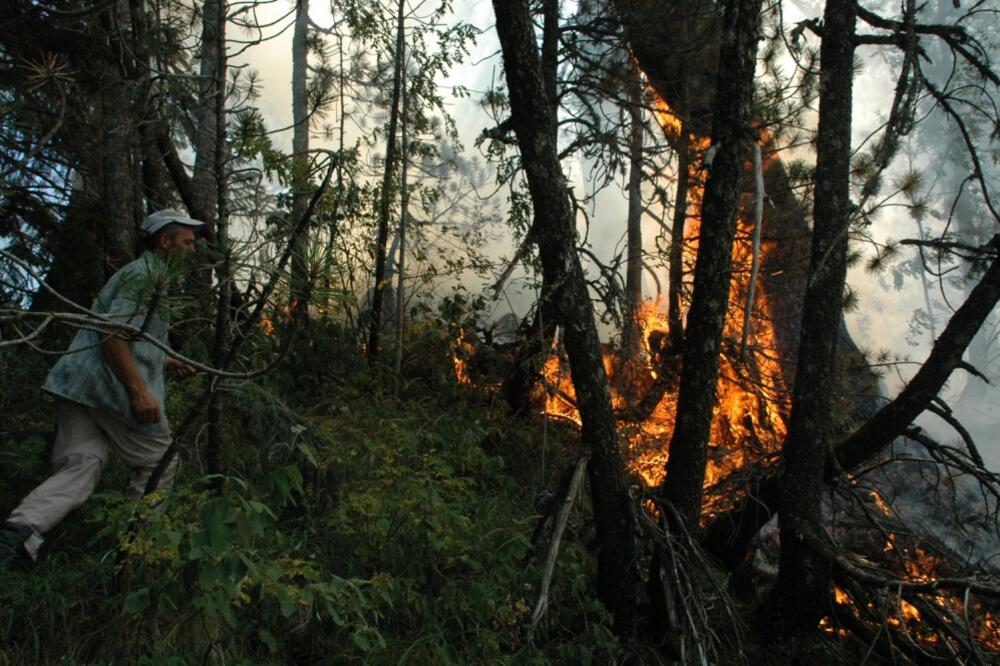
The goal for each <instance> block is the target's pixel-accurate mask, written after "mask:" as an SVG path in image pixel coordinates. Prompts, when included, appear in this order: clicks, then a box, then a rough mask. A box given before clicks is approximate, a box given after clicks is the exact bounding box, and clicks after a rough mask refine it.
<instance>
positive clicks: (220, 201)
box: [206, 0, 233, 493]
mask: <svg viewBox="0 0 1000 666" xmlns="http://www.w3.org/2000/svg"><path fill="white" fill-rule="evenodd" d="M218 3H219V7H218V11H217V12H216V13H215V19H216V21H218V24H217V26H216V34H217V35H220V36H224V35H225V29H226V27H225V25H226V14H227V6H228V2H227V0H218ZM215 45H216V48H217V49H218V51H217V53H216V54H215V64H216V65H215V72H214V74H215V80H214V90H213V94H212V95H211V96H210V99H211V100H212V101H213V103H214V109H213V111H214V112H215V122H214V123H213V124H212V126H213V127H214V129H215V137H214V142H215V145H214V146H213V147H212V151H211V153H212V156H213V158H214V159H215V162H214V164H213V165H212V170H211V173H212V174H213V176H214V178H215V181H214V183H213V186H212V188H211V191H212V192H213V193H214V194H215V201H214V202H213V206H212V207H213V209H214V210H215V212H216V215H217V218H216V228H215V243H216V250H217V251H218V252H219V253H220V254H221V261H220V262H219V265H218V267H217V268H216V279H217V280H218V285H219V286H218V298H219V300H218V303H217V304H216V311H215V312H216V314H215V340H214V342H213V345H212V356H213V357H214V360H215V365H216V367H218V368H220V369H222V370H225V369H226V365H227V362H228V358H229V356H230V354H229V349H230V344H231V337H230V335H229V329H230V319H231V316H230V315H231V310H230V308H231V307H232V291H233V282H232V275H231V266H232V263H231V262H232V255H231V247H230V244H229V234H228V232H229V223H228V211H227V206H226V203H227V199H226V197H227V191H226V190H227V188H226V152H225V146H226V67H227V62H226V42H225V39H224V38H220V39H219V40H218V41H217V42H215ZM212 381H213V387H212V388H213V390H212V393H211V395H210V396H209V403H208V447H207V451H206V457H207V467H208V473H209V474H211V475H213V479H212V487H213V489H214V490H215V492H216V493H220V492H221V491H222V489H223V485H224V477H223V476H222V475H223V472H224V469H223V465H222V448H223V444H224V442H223V439H222V414H223V395H224V394H223V392H222V391H221V390H219V389H220V388H221V387H220V386H219V382H220V381H221V380H219V379H218V378H213V380H212Z"/></svg>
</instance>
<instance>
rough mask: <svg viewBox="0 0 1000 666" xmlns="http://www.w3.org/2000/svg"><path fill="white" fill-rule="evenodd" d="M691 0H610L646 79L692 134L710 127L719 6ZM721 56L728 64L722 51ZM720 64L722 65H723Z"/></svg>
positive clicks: (702, 132) (701, 133)
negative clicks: (722, 55)
mask: <svg viewBox="0 0 1000 666" xmlns="http://www.w3.org/2000/svg"><path fill="white" fill-rule="evenodd" d="M718 4H720V3H715V2H695V1H694V0H680V1H677V0H611V5H612V6H613V8H614V9H615V11H616V12H617V14H618V16H619V18H620V19H621V21H622V24H623V26H624V28H625V37H626V39H627V40H628V42H629V46H630V49H631V52H632V55H633V56H634V57H635V58H636V60H637V61H638V62H639V65H640V67H642V71H643V72H645V74H646V76H647V78H648V80H649V83H650V85H652V86H653V88H654V89H655V90H656V92H657V94H658V95H659V96H660V97H661V98H663V99H664V100H666V102H667V103H668V104H669V105H670V108H671V109H672V110H673V112H674V113H675V114H676V115H677V117H678V118H679V119H680V120H681V121H682V122H684V123H685V124H687V127H688V130H689V131H691V132H693V133H694V134H697V135H707V134H708V133H709V131H710V130H711V121H710V119H711V118H712V117H713V113H714V108H715V104H714V101H713V100H714V99H715V97H714V95H715V92H716V70H717V69H718V67H717V64H718V62H719V46H720V44H719V34H720V23H719V19H720V16H719V10H718V8H717V7H718ZM722 61H723V62H725V63H727V67H726V68H728V66H729V64H730V61H728V60H727V59H726V58H725V57H723V60H722ZM726 68H723V69H726Z"/></svg>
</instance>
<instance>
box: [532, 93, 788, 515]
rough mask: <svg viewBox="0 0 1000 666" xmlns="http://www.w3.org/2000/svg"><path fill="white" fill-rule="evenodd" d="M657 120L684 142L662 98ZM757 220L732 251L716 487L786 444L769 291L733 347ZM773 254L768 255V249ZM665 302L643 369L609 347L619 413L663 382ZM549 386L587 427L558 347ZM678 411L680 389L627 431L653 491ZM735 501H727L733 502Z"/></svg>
mask: <svg viewBox="0 0 1000 666" xmlns="http://www.w3.org/2000/svg"><path fill="white" fill-rule="evenodd" d="M654 101H655V103H656V111H657V117H658V118H659V120H660V122H661V123H662V124H663V126H664V129H665V131H666V132H667V133H668V135H671V136H673V137H674V139H677V140H679V139H680V138H681V134H682V133H683V123H682V122H681V120H680V119H679V118H678V117H677V116H676V115H675V114H674V113H673V112H672V111H671V110H670V107H669V106H668V105H667V104H666V103H665V102H664V101H663V100H662V99H660V98H658V97H655V98H654ZM684 139H685V140H686V141H687V142H688V146H689V150H691V151H693V154H694V155H695V156H698V155H700V154H701V153H703V152H704V150H706V149H707V148H708V146H709V144H710V140H709V139H708V138H707V137H696V136H692V135H690V134H689V135H688V136H686V137H684ZM698 162H699V160H698V159H692V160H690V164H691V166H690V167H689V171H688V174H687V176H688V179H689V188H688V197H689V202H688V203H689V209H690V211H691V212H692V213H693V214H691V215H689V219H688V222H687V225H686V229H685V234H684V237H685V247H684V251H683V261H684V265H685V269H686V273H688V274H690V273H691V272H692V271H693V266H694V261H695V256H696V253H697V244H698V230H699V226H700V219H699V214H700V209H701V200H702V194H703V191H704V178H703V176H704V172H703V170H702V169H700V168H699V166H698ZM752 233H753V222H752V221H748V220H744V219H740V220H739V224H738V231H737V240H736V243H735V244H734V249H733V279H732V282H731V283H730V294H729V295H730V305H729V311H728V313H727V316H726V324H725V329H724V337H725V338H726V344H725V345H724V346H725V350H724V352H723V353H722V354H721V358H720V373H719V379H718V383H717V386H716V390H717V396H718V398H717V402H716V407H715V410H714V415H713V419H712V429H711V436H710V441H709V446H710V447H711V451H710V455H709V463H708V468H707V470H706V476H705V486H706V488H707V487H710V486H713V485H714V484H716V483H718V482H719V481H721V480H722V479H724V478H726V477H727V476H729V475H730V474H731V473H732V472H734V471H737V470H739V469H741V468H743V467H744V466H746V465H747V464H748V463H750V462H752V461H759V460H761V459H763V458H765V457H768V456H770V455H773V454H774V453H776V452H777V451H778V449H779V447H780V444H781V442H782V441H783V440H784V437H785V433H786V432H787V427H786V423H785V420H786V415H787V414H788V408H789V406H788V401H787V399H788V391H787V390H786V386H785V382H784V375H783V370H782V368H781V366H780V364H779V362H778V358H777V354H776V353H775V352H774V349H775V347H776V336H775V332H774V327H773V324H772V322H771V319H770V312H771V304H770V301H769V300H768V297H767V294H766V293H765V292H764V290H763V289H757V290H756V294H755V298H754V303H753V307H752V309H751V313H752V314H751V329H750V336H749V345H748V353H747V355H746V358H743V359H739V358H736V355H735V354H734V349H735V348H736V346H737V344H736V343H737V341H738V340H739V339H740V337H741V335H742V327H743V317H744V315H743V313H744V310H745V305H746V299H747V295H748V292H749V281H750V264H751V261H752V245H751V237H752ZM765 251H766V250H765ZM665 300H666V298H665V297H661V298H659V299H655V300H649V301H646V302H644V303H643V304H642V305H641V307H640V309H639V312H638V315H637V316H638V319H639V321H640V323H641V326H642V331H643V335H642V345H641V352H640V358H639V359H638V360H637V361H636V363H637V364H638V365H639V369H638V371H634V370H633V371H623V370H622V365H623V364H622V360H621V359H618V358H617V357H616V353H615V351H614V350H612V349H610V348H605V350H604V365H605V370H606V371H607V373H608V375H609V377H610V379H611V387H612V405H613V406H614V408H615V409H616V410H619V411H620V410H623V409H627V408H628V407H630V406H632V405H633V404H634V402H635V399H636V396H642V395H644V394H645V393H647V392H648V391H649V390H650V388H651V387H652V386H653V384H654V382H655V381H656V380H658V379H659V380H664V381H665V380H668V379H669V378H667V377H661V375H662V369H661V361H662V355H663V353H664V350H663V349H662V348H661V347H662V345H661V344H660V342H662V341H664V340H666V339H667V335H666V333H667V331H668V322H667V316H666V314H665V312H664V305H665ZM542 377H543V379H544V382H543V383H544V385H545V397H544V407H543V408H542V412H543V413H544V414H546V415H548V416H551V417H555V418H559V419H562V420H568V421H570V422H572V423H575V424H577V425H579V424H580V415H579V412H578V410H577V409H576V404H575V392H574V390H573V383H572V381H571V380H570V377H569V372H568V371H567V364H566V362H565V360H564V359H563V358H562V357H561V356H560V354H559V353H558V349H557V348H556V347H555V346H554V347H553V350H552V352H551V353H550V355H549V358H548V360H547V361H546V363H545V367H544V368H543V370H542ZM676 408H677V395H676V390H675V389H674V388H672V389H671V390H668V391H666V392H665V393H664V395H663V397H662V399H661V400H660V401H659V403H658V404H657V405H656V406H655V408H654V409H653V411H652V413H651V414H650V415H649V417H648V418H646V419H645V420H643V421H642V422H641V423H637V424H630V425H628V426H625V427H623V429H622V430H623V432H622V435H623V438H624V439H625V441H626V446H625V451H626V455H627V459H628V467H629V470H630V471H631V472H632V473H633V474H635V475H636V476H637V477H639V478H641V479H642V480H643V481H644V482H645V483H646V484H647V485H648V486H656V485H659V484H660V483H661V482H662V481H663V478H664V474H665V465H666V462H667V459H668V458H669V451H668V450H667V449H668V443H669V438H670V434H671V433H672V432H673V425H674V419H675V415H676ZM734 499H735V498H733V497H732V496H730V497H728V498H727V499H726V501H727V502H731V501H733V500H734ZM720 508H721V497H715V498H711V497H710V498H709V501H707V502H706V515H708V514H709V513H711V512H712V511H715V510H718V509H720Z"/></svg>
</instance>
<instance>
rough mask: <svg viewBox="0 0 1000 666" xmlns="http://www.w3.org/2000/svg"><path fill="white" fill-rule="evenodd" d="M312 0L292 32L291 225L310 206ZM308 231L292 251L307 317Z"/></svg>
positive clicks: (300, 311)
mask: <svg viewBox="0 0 1000 666" xmlns="http://www.w3.org/2000/svg"><path fill="white" fill-rule="evenodd" d="M308 36H309V0H297V5H296V8H295V31H294V32H293V33H292V217H291V221H290V224H289V226H291V225H294V224H295V223H296V222H297V221H298V220H300V219H301V218H302V214H303V213H304V212H305V209H306V206H307V205H309V108H308V83H309V82H308V64H309V63H308V58H309V52H308V49H307V42H306V40H307V38H308ZM308 244H309V234H308V233H306V234H304V235H303V236H302V237H301V239H300V241H299V244H298V247H296V248H295V252H294V254H292V270H291V286H290V291H291V312H292V316H293V317H296V318H298V319H306V318H308V313H309V291H310V289H309V287H310V284H309V275H308V266H307V265H306V261H305V250H306V247H307V246H308Z"/></svg>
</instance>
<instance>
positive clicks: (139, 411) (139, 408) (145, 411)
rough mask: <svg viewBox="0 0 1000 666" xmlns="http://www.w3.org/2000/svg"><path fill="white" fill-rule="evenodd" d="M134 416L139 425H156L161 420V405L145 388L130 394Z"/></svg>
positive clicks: (137, 389)
mask: <svg viewBox="0 0 1000 666" xmlns="http://www.w3.org/2000/svg"><path fill="white" fill-rule="evenodd" d="M129 400H130V402H131V403H132V414H134V415H135V420H136V421H138V422H139V423H156V422H157V421H159V420H160V403H158V402H157V401H156V396H154V395H153V394H152V393H151V392H150V391H149V389H147V388H146V387H145V386H142V387H140V388H136V389H135V390H133V391H130V392H129Z"/></svg>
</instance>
